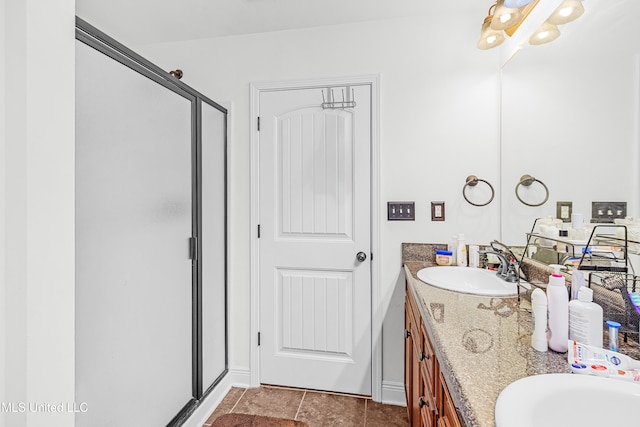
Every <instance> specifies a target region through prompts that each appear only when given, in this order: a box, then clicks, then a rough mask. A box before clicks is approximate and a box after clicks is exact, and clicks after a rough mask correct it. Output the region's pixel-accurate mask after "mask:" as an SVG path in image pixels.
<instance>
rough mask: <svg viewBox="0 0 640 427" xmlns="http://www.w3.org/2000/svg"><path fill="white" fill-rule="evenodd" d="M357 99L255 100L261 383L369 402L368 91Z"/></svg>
mask: <svg viewBox="0 0 640 427" xmlns="http://www.w3.org/2000/svg"><path fill="white" fill-rule="evenodd" d="M347 92H348V93H351V92H350V89H347ZM354 93H355V97H356V99H357V100H358V101H357V102H358V104H357V106H356V108H352V109H323V108H322V107H321V106H320V104H321V102H322V93H321V89H297V90H287V91H273V92H263V93H261V95H260V117H261V123H263V124H264V125H263V127H262V129H261V131H260V224H261V230H262V235H261V238H260V298H261V306H260V310H261V321H260V330H261V343H262V344H261V353H260V358H261V366H260V377H261V378H260V379H261V382H263V383H269V384H281V385H289V386H296V387H306V388H312V389H321V390H330V391H340V392H346V393H357V394H365V395H368V394H371V270H370V260H369V258H368V257H367V259H366V260H365V261H364V262H359V261H357V260H356V254H357V253H358V252H361V251H362V252H364V253H365V254H367V256H368V254H369V253H370V179H371V178H370V143H371V129H370V128H371V124H370V87H369V86H368V85H361V86H356V87H354Z"/></svg>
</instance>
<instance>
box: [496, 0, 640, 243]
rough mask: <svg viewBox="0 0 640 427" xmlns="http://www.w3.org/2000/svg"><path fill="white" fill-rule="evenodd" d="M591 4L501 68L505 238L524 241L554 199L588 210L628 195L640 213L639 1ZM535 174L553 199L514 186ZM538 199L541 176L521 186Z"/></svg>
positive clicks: (633, 211)
mask: <svg viewBox="0 0 640 427" xmlns="http://www.w3.org/2000/svg"><path fill="white" fill-rule="evenodd" d="M584 7H585V10H586V11H585V13H584V15H583V16H582V17H580V18H578V19H577V20H576V21H574V22H571V23H568V24H565V25H562V26H560V27H559V28H560V32H561V36H560V37H559V38H558V39H556V40H555V41H553V42H551V43H549V44H545V45H540V46H525V47H524V48H523V49H522V50H521V51H520V52H518V53H517V54H516V55H515V56H514V57H513V58H512V59H511V61H509V62H508V63H506V64H505V65H504V66H503V68H502V72H501V81H502V95H501V97H502V107H501V109H502V111H501V121H502V124H501V133H502V135H501V144H502V159H501V172H502V180H501V185H502V191H501V193H502V207H501V214H502V221H501V223H502V230H501V232H502V239H503V241H504V242H505V243H507V244H510V245H519V246H524V244H525V243H526V233H527V232H529V231H530V230H531V227H532V225H533V221H534V220H535V218H539V217H545V216H549V215H551V216H556V202H559V201H560V202H565V201H566V202H572V209H573V212H576V213H582V214H583V216H584V218H585V220H589V219H590V218H591V202H593V201H603V202H610V201H626V202H627V215H628V216H633V217H637V216H640V209H639V207H640V200H639V199H640V175H639V170H640V154H639V149H638V145H639V137H638V133H639V128H640V126H639V118H640V113H639V110H640V106H639V105H640V59H639V53H640V25H638V22H639V21H640V2H638V1H637V0H618V1H615V2H612V1H609V0H584ZM525 174H529V175H532V176H534V177H535V178H537V179H539V180H540V181H542V182H544V183H545V184H546V185H547V186H548V188H549V200H548V201H547V202H546V203H545V204H544V205H542V206H540V207H529V206H526V205H524V204H523V203H521V202H520V201H518V199H517V198H516V194H515V187H516V184H517V183H518V182H519V180H520V178H521V177H522V176H523V175H525ZM519 195H520V196H521V198H522V199H524V200H525V201H528V202H530V203H533V204H535V203H538V202H540V201H542V200H543V199H544V196H545V194H544V189H543V187H542V186H541V185H538V183H534V184H533V185H531V186H529V187H522V188H520V189H519Z"/></svg>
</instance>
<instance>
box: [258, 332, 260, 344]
mask: <svg viewBox="0 0 640 427" xmlns="http://www.w3.org/2000/svg"><path fill="white" fill-rule="evenodd" d="M258 346H260V332H258Z"/></svg>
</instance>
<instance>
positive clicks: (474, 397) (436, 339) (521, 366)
mask: <svg viewBox="0 0 640 427" xmlns="http://www.w3.org/2000/svg"><path fill="white" fill-rule="evenodd" d="M442 248H446V245H438V244H412V243H404V244H403V248H402V252H403V253H402V259H403V263H404V269H405V274H406V277H407V279H408V283H409V290H410V291H411V292H413V295H414V296H415V298H416V301H417V302H418V308H419V310H420V311H421V315H422V317H423V319H425V320H424V323H425V327H426V328H427V331H428V332H429V335H430V336H431V341H432V344H433V347H434V351H435V353H436V356H437V358H438V361H439V363H440V369H441V370H442V375H443V376H444V378H445V381H446V383H447V387H448V388H449V391H450V393H451V398H452V399H453V401H454V404H455V406H456V408H457V409H458V412H459V414H460V415H461V417H462V421H463V422H464V423H465V424H466V425H467V426H468V427H472V426H482V427H485V426H494V425H495V423H494V408H495V404H496V399H497V398H498V395H499V394H500V392H501V391H502V390H503V389H504V388H505V387H506V386H507V385H509V384H510V383H512V382H513V381H516V380H518V379H520V378H523V377H526V376H530V375H536V374H545V373H557V372H570V370H569V368H568V365H567V359H566V357H567V356H566V353H556V352H554V351H551V350H549V351H547V352H538V351H536V350H534V349H533V348H532V347H531V311H530V304H529V302H528V301H527V300H526V299H524V298H521V301H520V302H518V299H517V297H509V298H492V297H484V296H476V295H469V294H461V293H457V292H451V291H447V290H444V289H440V288H437V287H434V286H430V285H428V284H426V283H424V282H422V281H421V280H419V279H418V278H417V276H416V274H417V272H418V270H420V269H422V268H424V267H428V266H433V265H435V262H434V261H435V249H442ZM605 342H606V341H605ZM634 356H635V355H634Z"/></svg>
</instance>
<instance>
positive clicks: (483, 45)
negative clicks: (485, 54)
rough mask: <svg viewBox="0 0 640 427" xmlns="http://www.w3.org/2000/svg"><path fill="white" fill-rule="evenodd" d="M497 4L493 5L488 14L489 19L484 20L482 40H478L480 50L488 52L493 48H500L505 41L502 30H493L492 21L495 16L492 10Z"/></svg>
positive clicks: (481, 31) (481, 32)
mask: <svg viewBox="0 0 640 427" xmlns="http://www.w3.org/2000/svg"><path fill="white" fill-rule="evenodd" d="M495 6H496V5H495V4H493V5H491V7H490V8H489V11H488V12H487V17H486V18H484V23H483V24H482V29H481V30H480V38H479V39H478V49H482V50H487V49H491V48H493V47H496V46H499V45H500V44H502V42H503V41H504V35H503V34H502V31H500V30H494V29H493V28H491V21H492V20H493V14H492V13H491V9H493V8H495Z"/></svg>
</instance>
